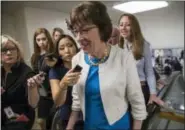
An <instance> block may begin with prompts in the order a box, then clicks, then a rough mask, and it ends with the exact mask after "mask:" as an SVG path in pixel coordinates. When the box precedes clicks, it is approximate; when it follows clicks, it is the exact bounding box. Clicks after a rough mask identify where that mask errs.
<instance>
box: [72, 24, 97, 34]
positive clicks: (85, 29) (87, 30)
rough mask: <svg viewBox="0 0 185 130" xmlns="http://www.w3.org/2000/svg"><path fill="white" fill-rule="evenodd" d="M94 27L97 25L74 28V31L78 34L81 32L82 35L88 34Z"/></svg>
mask: <svg viewBox="0 0 185 130" xmlns="http://www.w3.org/2000/svg"><path fill="white" fill-rule="evenodd" d="M93 28H97V27H96V26H90V27H86V28H83V29H80V30H75V29H74V30H72V33H73V34H74V35H75V36H77V35H78V33H80V34H81V35H83V34H87V33H88V32H89V31H90V30H91V29H93Z"/></svg>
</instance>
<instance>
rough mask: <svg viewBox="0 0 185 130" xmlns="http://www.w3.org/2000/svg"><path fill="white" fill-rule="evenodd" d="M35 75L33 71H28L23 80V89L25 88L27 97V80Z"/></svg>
mask: <svg viewBox="0 0 185 130" xmlns="http://www.w3.org/2000/svg"><path fill="white" fill-rule="evenodd" d="M34 75H36V73H34V72H33V71H30V72H28V73H27V74H26V76H25V79H24V88H25V96H26V97H28V85H27V80H28V79H29V78H31V77H33V76H34Z"/></svg>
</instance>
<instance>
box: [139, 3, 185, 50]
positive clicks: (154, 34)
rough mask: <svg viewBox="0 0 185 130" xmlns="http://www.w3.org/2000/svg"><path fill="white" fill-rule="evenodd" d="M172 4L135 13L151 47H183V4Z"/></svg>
mask: <svg viewBox="0 0 185 130" xmlns="http://www.w3.org/2000/svg"><path fill="white" fill-rule="evenodd" d="M174 6H176V8H175V9H174V8H173V7H169V8H164V9H163V10H162V11H161V10H160V9H159V10H155V11H151V12H147V13H140V14H136V16H137V18H138V20H139V23H140V25H141V29H142V32H143V34H144V37H145V38H146V40H148V41H149V42H150V43H151V45H152V47H153V48H184V4H183V3H182V5H180V6H179V5H174ZM178 7H179V8H178Z"/></svg>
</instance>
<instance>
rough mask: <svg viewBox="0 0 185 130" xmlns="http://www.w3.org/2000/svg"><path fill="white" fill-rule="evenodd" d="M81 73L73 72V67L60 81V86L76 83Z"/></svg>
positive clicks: (63, 87)
mask: <svg viewBox="0 0 185 130" xmlns="http://www.w3.org/2000/svg"><path fill="white" fill-rule="evenodd" d="M80 74H81V73H80V72H73V69H71V70H69V71H68V72H67V73H66V75H65V76H64V77H63V79H62V80H61V81H60V87H61V88H62V89H65V88H66V87H67V86H73V85H75V84H76V83H77V82H78V80H79V78H80Z"/></svg>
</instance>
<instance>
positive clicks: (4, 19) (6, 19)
mask: <svg viewBox="0 0 185 130" xmlns="http://www.w3.org/2000/svg"><path fill="white" fill-rule="evenodd" d="M14 21H15V17H14V16H13V15H10V14H2V15H1V25H3V26H1V29H2V30H1V32H2V34H9V35H11V36H12V37H14V38H15V36H16V33H15V24H14Z"/></svg>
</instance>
